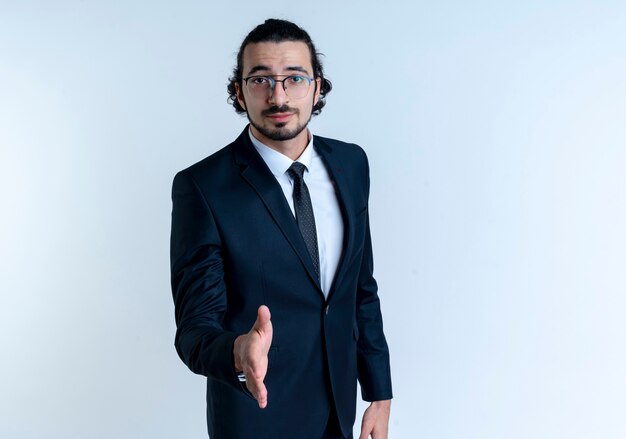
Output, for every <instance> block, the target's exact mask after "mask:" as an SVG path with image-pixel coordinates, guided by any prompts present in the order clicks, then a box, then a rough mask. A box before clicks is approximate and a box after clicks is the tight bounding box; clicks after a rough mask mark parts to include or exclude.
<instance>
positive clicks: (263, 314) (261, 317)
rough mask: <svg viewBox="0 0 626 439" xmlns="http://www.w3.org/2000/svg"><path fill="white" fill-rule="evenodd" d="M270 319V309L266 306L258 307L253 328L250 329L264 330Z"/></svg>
mask: <svg viewBox="0 0 626 439" xmlns="http://www.w3.org/2000/svg"><path fill="white" fill-rule="evenodd" d="M271 317H272V315H271V314H270V309H269V308H268V307H267V306H265V305H261V306H259V309H258V310H257V317H256V322H254V326H253V328H252V329H255V330H257V331H263V330H266V329H267V328H266V326H267V325H268V324H269V323H270V318H271Z"/></svg>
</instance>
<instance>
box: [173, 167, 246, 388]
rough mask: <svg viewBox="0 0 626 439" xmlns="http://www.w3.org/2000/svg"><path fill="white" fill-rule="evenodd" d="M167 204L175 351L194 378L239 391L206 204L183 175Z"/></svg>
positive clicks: (215, 234) (216, 238)
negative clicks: (211, 379) (169, 205)
mask: <svg viewBox="0 0 626 439" xmlns="http://www.w3.org/2000/svg"><path fill="white" fill-rule="evenodd" d="M172 204H173V205H172V233H171V241H170V258H171V261H170V262H171V282H172V294H173V296H174V306H175V316H176V327H177V330H176V338H175V346H176V351H177V352H178V355H179V356H180V358H181V359H182V360H183V362H184V363H185V364H186V365H187V366H188V367H189V369H191V370H192V371H193V372H194V373H197V374H201V375H205V376H207V377H210V378H213V379H216V380H218V381H221V382H224V383H227V384H229V385H232V386H233V387H235V388H237V389H240V390H241V385H240V383H239V381H238V379H237V375H236V373H235V370H234V362H233V343H234V341H235V338H237V336H238V335H239V334H236V333H232V332H227V331H225V330H224V329H223V327H222V320H223V317H224V313H225V311H226V285H225V283H224V264H223V260H222V252H221V239H220V235H219V231H218V228H217V225H216V223H215V220H214V217H213V214H212V212H211V210H210V207H209V204H208V203H207V201H206V200H205V198H204V197H203V195H202V193H201V191H200V189H199V187H198V185H197V183H196V182H195V180H194V178H193V176H192V175H190V174H189V173H188V172H186V171H182V172H180V173H178V174H177V175H176V177H175V178H174V183H173V187H172Z"/></svg>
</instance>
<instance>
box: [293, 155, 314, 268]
mask: <svg viewBox="0 0 626 439" xmlns="http://www.w3.org/2000/svg"><path fill="white" fill-rule="evenodd" d="M305 169H306V166H304V165H303V164H302V163H300V162H293V164H292V165H291V166H290V167H289V169H288V170H287V172H288V173H289V175H290V176H291V178H292V180H293V206H294V210H295V211H296V222H297V223H298V227H299V228H300V233H302V237H303V238H304V243H305V244H306V247H307V249H308V250H309V254H310V255H311V260H312V261H313V268H314V269H315V274H316V275H317V279H318V280H319V279H320V258H319V253H318V251H317V232H316V231H315V217H314V216H313V205H312V204H311V196H310V195H309V189H308V188H307V187H306V184H305V183H304V178H303V177H302V176H303V174H304V170H305Z"/></svg>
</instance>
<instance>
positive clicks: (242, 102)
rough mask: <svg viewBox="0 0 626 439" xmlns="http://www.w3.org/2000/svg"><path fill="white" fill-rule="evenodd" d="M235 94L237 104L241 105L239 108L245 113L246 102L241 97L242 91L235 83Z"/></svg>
mask: <svg viewBox="0 0 626 439" xmlns="http://www.w3.org/2000/svg"><path fill="white" fill-rule="evenodd" d="M235 93H236V94H237V102H239V105H241V108H243V109H244V110H246V111H247V109H246V100H245V99H244V97H243V90H242V89H241V87H240V86H239V83H238V82H236V83H235Z"/></svg>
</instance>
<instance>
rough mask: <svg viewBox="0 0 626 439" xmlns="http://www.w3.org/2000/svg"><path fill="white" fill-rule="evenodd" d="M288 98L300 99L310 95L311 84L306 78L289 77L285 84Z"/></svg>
mask: <svg viewBox="0 0 626 439" xmlns="http://www.w3.org/2000/svg"><path fill="white" fill-rule="evenodd" d="M283 84H284V87H285V92H286V93H287V96H289V97H290V98H293V99H300V98H303V97H305V96H306V95H307V94H308V93H309V86H310V85H311V82H310V80H309V78H305V77H304V76H289V77H287V78H285V82H283Z"/></svg>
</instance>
